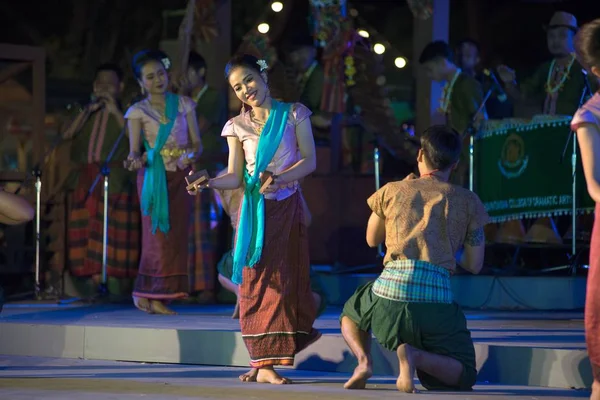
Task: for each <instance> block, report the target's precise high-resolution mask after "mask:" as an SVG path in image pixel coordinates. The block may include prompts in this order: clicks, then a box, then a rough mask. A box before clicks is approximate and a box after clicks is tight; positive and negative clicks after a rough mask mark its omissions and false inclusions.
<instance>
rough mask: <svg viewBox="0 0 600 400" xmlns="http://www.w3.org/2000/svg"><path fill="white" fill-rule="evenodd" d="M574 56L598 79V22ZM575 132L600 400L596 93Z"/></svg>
mask: <svg viewBox="0 0 600 400" xmlns="http://www.w3.org/2000/svg"><path fill="white" fill-rule="evenodd" d="M575 43H576V44H575V47H576V49H577V56H578V58H579V60H580V61H581V62H582V63H583V65H584V66H585V67H586V68H587V69H588V71H590V72H591V73H592V74H594V75H595V76H596V77H597V78H600V19H596V20H594V21H592V22H590V23H589V24H587V25H585V26H583V27H582V28H581V29H580V31H579V33H577V36H576V38H575ZM571 123H572V128H573V130H576V131H577V138H578V139H579V149H580V150H581V162H582V164H583V171H584V173H585V180H586V182H587V187H588V192H589V193H590V197H591V198H592V199H594V201H595V202H596V219H595V222H594V230H593V232H592V242H591V245H590V270H589V272H588V281H587V294H586V300H585V334H586V342H587V347H588V354H589V357H590V362H591V363H592V371H593V374H594V383H593V385H592V397H591V399H593V400H600V335H598V332H600V220H599V218H600V94H599V93H596V94H595V95H594V96H593V97H592V98H591V99H590V100H589V101H588V102H587V103H585V105H584V106H583V107H581V108H580V109H579V110H578V111H577V113H576V114H575V116H574V117H573V121H572V122H571Z"/></svg>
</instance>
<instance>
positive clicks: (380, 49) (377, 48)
mask: <svg viewBox="0 0 600 400" xmlns="http://www.w3.org/2000/svg"><path fill="white" fill-rule="evenodd" d="M373 51H374V52H375V53H377V54H379V55H381V54H383V53H385V46H384V45H382V44H381V43H375V46H373Z"/></svg>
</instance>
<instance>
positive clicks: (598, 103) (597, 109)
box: [571, 93, 600, 131]
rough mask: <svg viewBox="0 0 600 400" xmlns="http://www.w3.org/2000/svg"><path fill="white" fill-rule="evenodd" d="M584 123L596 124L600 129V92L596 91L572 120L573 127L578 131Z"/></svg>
mask: <svg viewBox="0 0 600 400" xmlns="http://www.w3.org/2000/svg"><path fill="white" fill-rule="evenodd" d="M584 124H595V125H597V126H598V129H600V93H596V94H595V95H594V96H592V98H591V99H589V100H588V101H587V102H586V103H585V104H584V105H583V106H582V107H581V108H580V109H579V110H577V112H576V113H575V115H574V116H573V119H572V120H571V129H573V130H574V131H576V130H577V128H579V127H580V126H581V125H584Z"/></svg>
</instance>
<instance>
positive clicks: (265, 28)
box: [258, 22, 271, 34]
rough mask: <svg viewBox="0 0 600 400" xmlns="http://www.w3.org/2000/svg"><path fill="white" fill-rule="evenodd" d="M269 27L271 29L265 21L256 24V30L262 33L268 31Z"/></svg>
mask: <svg viewBox="0 0 600 400" xmlns="http://www.w3.org/2000/svg"><path fill="white" fill-rule="evenodd" d="M269 29H271V27H270V26H269V24H267V23H266V22H263V23H262V24H260V25H258V31H259V32H260V33H262V34H265V33H267V32H269Z"/></svg>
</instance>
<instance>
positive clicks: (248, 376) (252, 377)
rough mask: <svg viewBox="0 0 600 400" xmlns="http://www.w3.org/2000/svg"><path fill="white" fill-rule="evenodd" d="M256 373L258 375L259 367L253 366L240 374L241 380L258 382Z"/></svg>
mask: <svg viewBox="0 0 600 400" xmlns="http://www.w3.org/2000/svg"><path fill="white" fill-rule="evenodd" d="M256 375H258V369H256V368H252V369H251V370H250V371H248V372H246V373H245V374H242V375H240V381H242V382H256Z"/></svg>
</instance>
